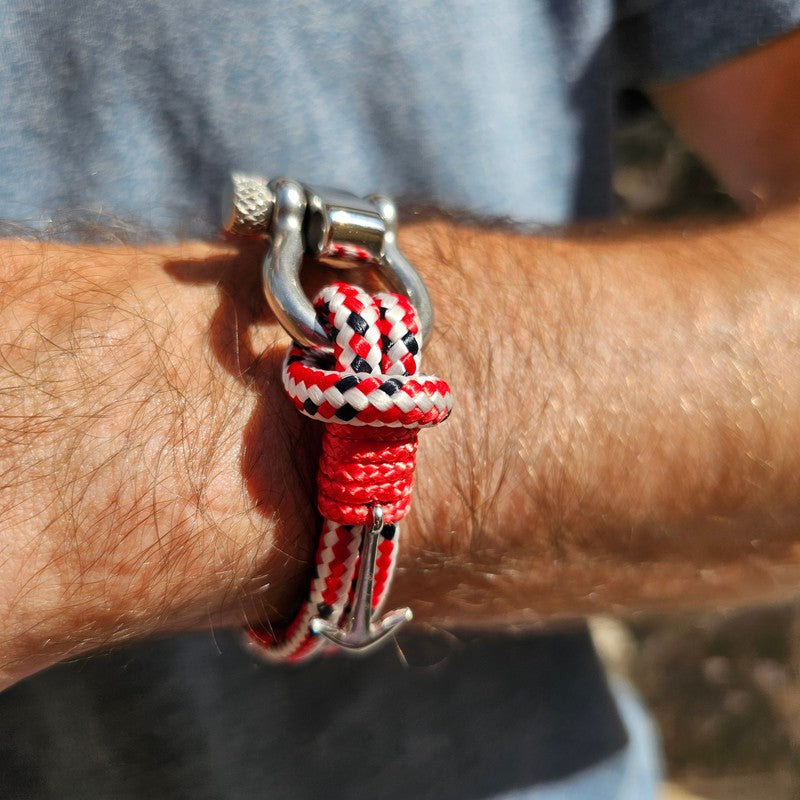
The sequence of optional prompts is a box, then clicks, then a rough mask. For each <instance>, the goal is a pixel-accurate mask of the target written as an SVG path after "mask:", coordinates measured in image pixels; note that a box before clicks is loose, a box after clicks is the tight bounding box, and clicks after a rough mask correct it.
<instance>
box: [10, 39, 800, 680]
mask: <svg viewBox="0 0 800 800" xmlns="http://www.w3.org/2000/svg"><path fill="white" fill-rule="evenodd" d="M783 48H784V45H783V44H782V43H779V44H778V45H776V46H775V47H773V48H772V49H768V50H767V51H766V52H762V53H760V54H759V55H758V59H759V63H762V62H761V59H764V58H767V59H778V60H780V59H784V61H787V63H788V66H791V67H794V66H796V64H795V62H794V61H792V60H791V59H790V58H789V59H786V58H785V54H784V53H783ZM792 52H794V51H792ZM775 53H779V55H775ZM745 61H746V59H745ZM738 68H740V67H738V66H737V64H734V65H729V67H727V68H725V70H730V69H733V70H736V69H738ZM784 68H785V69H788V67H786V65H784V67H782V68H781V69H784ZM725 74H726V75H727V74H728V73H727V72H726V73H725ZM768 74H770V75H773V76H776V77H775V79H776V80H777V79H778V78H780V75H781V74H782V73H780V74H779V73H778V72H774V71H773V72H768ZM793 74H795V75H796V74H800V70H794V73H793ZM719 79H720V78H719V72H718V71H715V72H712V73H710V74H709V75H706V76H703V78H699V79H694V81H700V84H699V85H698V84H697V83H696V82H692V81H689V82H687V83H685V84H683V85H682V87H678V88H677V89H676V87H674V86H673V87H664V88H662V89H657V90H655V95H656V97H657V99H659V100H660V101H661V102H662V105H664V107H665V108H666V109H667V112H668V113H671V114H672V116H673V117H674V118H676V120H677V122H678V124H679V126H681V127H683V128H684V129H686V125H687V121H690V120H692V119H700V118H701V117H702V113H701V112H700V111H699V110H697V109H695V111H694V113H692V112H691V105H692V103H697V104H699V105H702V104H703V101H704V95H703V86H704V85H705V83H704V82H705V81H711V82H712V83H713V82H714V81H719ZM728 79H729V81H730V82H731V84H732V85H733V86H734V87H735V88H737V90H738V89H739V84H740V83H741V84H744V83H745V82H744V81H740V82H738V83H737V81H735V80H731V79H730V76H728ZM785 84H786V81H784V83H782V84H781V85H785ZM676 91H677V92H678V96H677V98H676V95H675V92H676ZM681 92H683V93H684V101H681V100H680V93H681ZM715 96H716V95H715ZM799 96H800V92H795V93H794V94H793V95H791V96H790V97H789V98H788V99H787V104H788V106H787V107H788V109H789V111H788V112H786V113H787V114H788V119H790V120H791V119H794V117H793V116H792V114H793V113H797V105H798V102H800V101H798V99H797V98H798V97H799ZM792 98H794V99H792ZM792 102H794V106H792ZM736 108H739V109H740V111H739V112H738V113H741V114H746V113H748V112H747V108H749V107H747V106H736ZM687 109H688V110H687ZM754 113H755V112H754ZM764 113H767V112H764ZM797 118H800V115H798V117H797ZM688 124H689V126H690V130H689V131H688V133H689V135H688V136H687V138H692V137H691V134H692V130H694V132H695V134H696V135H695V139H694V143H695V146H696V147H697V149H698V150H699V151H700V152H701V154H703V155H704V156H706V158H707V159H708V160H709V161H710V162H714V160H715V159H717V163H716V166H717V168H718V171H720V172H721V173H722V174H723V176H726V165H727V164H728V160H726V157H725V156H721V155H719V151H718V148H722V149H724V146H723V145H724V141H723V142H722V143H720V138H721V139H722V140H724V138H725V137H724V136H723V137H713V136H709V137H708V138H707V139H704V138H703V134H702V131H699V132H698V130H697V129H696V128H694V129H692V128H691V123H690V122H689V123H688ZM747 124H752V125H754V126H756V125H758V126H760V129H762V130H765V131H767V130H772V129H771V128H770V126H769V125H766V123H764V121H763V120H761V119H760V118H759V119H749V120H748V121H747ZM701 127H702V126H701ZM775 130H776V131H777V133H775V134H773V138H774V141H771V142H769V143H768V144H769V145H770V147H769V149H770V151H771V152H772V153H773V155H774V157H775V158H778V157H780V158H782V159H784V160H786V159H789V160H790V155H789V151H790V150H791V148H792V147H796V144H794V141H793V140H792V139H791V137H790V136H788V135H785V134H783V133H781V131H782V130H783V128H781V127H780V126H775ZM763 146H764V143H763V142H760V143H759V148H762V147H763ZM738 147H739V151H738V152H739V157H740V159H743V160H747V159H746V158H745V156H744V155H742V150H741V148H742V147H745V145H743V144H741V143H740V144H739V145H738ZM730 169H731V170H732V169H733V168H732V167H731V168H730ZM738 174H739V173H738V172H737V175H738ZM791 174H792V173H791V172H790V171H783V172H781V171H780V170H778V169H766V168H765V167H763V166H759V167H758V168H754V169H753V171H752V173H750V172H748V173H747V174H746V175H745V177H741V178H736V179H734V177H733V172H732V171H731V172H730V173H729V174H727V177H729V178H731V180H730V183H731V185H732V187H733V188H734V191H736V193H737V196H739V198H740V199H741V200H742V201H743V202H745V203H747V204H749V205H751V206H753V205H755V203H754V202H753V201H752V198H754V197H758V198H759V199H760V200H761V201H762V202H763V201H769V200H772V199H774V200H782V199H785V198H787V197H797V187H795V188H791V186H792V185H793V180H794V179H793V178H792V177H791ZM781 175H784V176H787V177H786V180H785V181H784V180H783V179H782V178H781ZM754 176H755V177H754ZM755 178H758V180H755ZM762 178H763V180H762ZM793 193H794V194H793ZM748 198H749V200H748ZM798 242H800V208H798V206H797V204H796V203H794V202H788V203H787V204H786V205H784V206H783V207H782V208H774V209H772V210H770V211H768V212H765V213H761V214H758V215H757V216H755V217H752V218H750V219H744V220H739V221H736V222H731V223H727V224H725V225H721V224H712V223H709V224H706V225H698V224H695V225H694V227H690V226H689V225H688V224H676V225H673V226H671V227H669V228H663V229H661V228H638V227H637V228H632V227H630V226H628V227H626V226H617V227H612V228H610V229H608V230H606V231H594V232H590V231H584V232H582V233H581V232H577V231H576V232H572V233H567V234H562V235H559V236H553V237H532V236H522V235H518V234H515V233H512V232H509V231H499V230H491V229H479V228H469V227H461V226H457V225H455V224H454V223H451V222H446V221H441V220H439V221H420V222H417V223H414V224H410V225H407V226H404V227H403V229H402V230H401V234H400V243H401V247H403V249H404V250H405V252H406V253H407V254H408V256H409V257H410V258H411V260H412V262H414V263H415V264H416V265H417V266H418V267H419V269H420V271H421V272H422V274H423V276H424V277H425V279H426V281H427V282H428V284H429V287H430V289H431V293H432V296H433V300H434V304H435V307H436V309H437V327H436V332H435V334H434V336H433V337H432V339H431V341H430V343H429V344H428V345H427V346H426V352H425V359H426V360H425V364H424V366H425V369H426V370H429V371H431V372H435V373H438V374H440V375H441V376H442V377H445V378H446V379H447V380H448V381H449V382H450V383H451V386H452V388H453V392H454V395H455V398H456V402H457V410H456V413H455V414H454V415H453V417H452V419H451V420H449V421H448V422H447V423H445V424H444V425H443V426H442V427H441V429H440V430H436V431H431V432H425V433H423V434H422V436H421V448H420V459H419V467H418V477H417V481H416V493H415V508H414V510H413V511H412V514H411V516H410V517H409V519H408V521H407V523H406V524H405V525H404V529H403V534H402V536H403V547H402V556H401V559H402V560H401V565H400V570H399V575H398V579H397V581H396V585H395V590H394V592H393V598H391V600H393V601H394V602H398V603H401V602H402V603H405V602H407V603H409V604H411V605H413V607H414V610H415V613H416V614H417V617H418V618H421V619H423V620H427V621H430V622H433V623H436V624H444V625H454V624H461V625H465V624H466V625H498V624H500V625H504V626H521V625H530V624H536V623H538V622H540V621H541V620H542V619H546V618H551V617H552V616H558V615H577V614H582V613H586V612H590V611H600V610H620V609H629V610H634V609H638V608H645V607H650V608H652V607H662V606H665V605H668V604H669V605H675V604H687V603H690V604H699V603H708V602H715V603H734V602H743V601H746V600H749V599H755V598H766V597H776V596H780V595H783V594H786V593H788V592H794V591H795V589H796V587H797V586H798V579H799V578H800V550H798V546H797V543H798V524H800V515H799V514H798V506H799V505H800V483H799V480H800V479H798V475H800V471H799V470H798V467H800V463H798V461H800V456H799V455H798V453H800V385H798V384H799V383H800V350H799V349H798V341H800V272H798V266H797V265H798V264H800V244H798ZM260 256H261V252H260V247H259V245H258V244H246V245H243V246H241V247H235V246H232V245H213V244H206V243H199V242H194V243H193V242H188V243H182V244H178V245H170V246H150V247H142V246H138V247H131V246H122V245H120V246H117V247H99V246H88V245H83V246H77V245H67V244H55V243H45V242H22V241H7V242H4V243H2V244H0V282H1V283H2V288H1V289H0V331H2V337H0V338H1V339H2V344H0V435H2V441H3V446H2V448H0V520H2V524H3V531H4V534H3V540H2V544H0V631H2V637H0V685H9V684H11V683H13V682H14V681H15V680H18V679H19V678H21V677H24V676H25V675H27V674H30V673H31V672H34V671H36V670H38V669H41V668H43V667H44V666H47V665H48V664H51V663H53V662H55V661H57V660H59V659H62V658H64V657H67V656H71V655H75V654H78V653H81V652H84V651H87V650H91V649H93V648H96V647H100V646H106V645H110V644H113V643H116V642H120V641H125V640H128V639H131V638H137V637H143V636H150V635H155V634H164V633H168V632H172V631H176V630H183V629H187V628H193V627H200V626H207V625H209V624H229V623H241V622H244V621H245V620H248V619H250V620H253V619H270V620H272V621H274V622H276V623H279V622H280V620H281V619H283V618H285V616H286V615H287V614H288V613H290V611H291V608H292V606H293V605H294V603H296V601H297V600H298V599H299V598H300V597H301V595H302V592H303V587H304V585H305V582H306V581H307V573H308V564H309V560H310V557H311V553H312V551H313V544H314V538H315V533H316V530H315V528H316V524H317V523H316V519H315V514H314V511H313V501H312V493H313V481H314V477H313V474H314V462H315V454H316V450H317V445H318V437H319V430H318V427H319V426H315V425H314V424H313V423H310V422H309V421H307V420H304V419H302V418H301V417H300V416H299V415H297V414H296V413H295V412H294V410H293V409H292V408H291V406H290V405H289V403H288V402H287V401H286V400H285V399H284V398H283V396H282V389H281V387H280V380H279V365H280V360H281V358H282V354H283V351H284V349H285V346H286V344H287V342H288V340H287V337H286V336H285V334H284V333H283V331H282V330H281V329H280V327H279V326H278V325H277V324H276V322H275V321H274V319H273V318H272V317H271V315H270V314H269V312H268V311H267V309H266V307H265V303H264V301H263V297H262V294H261V289H260V285H259V259H260ZM307 277H308V280H309V284H319V283H320V282H321V281H323V280H325V278H326V276H325V275H322V274H319V273H318V272H315V271H314V270H309V271H308V272H307ZM309 288H310V286H309Z"/></svg>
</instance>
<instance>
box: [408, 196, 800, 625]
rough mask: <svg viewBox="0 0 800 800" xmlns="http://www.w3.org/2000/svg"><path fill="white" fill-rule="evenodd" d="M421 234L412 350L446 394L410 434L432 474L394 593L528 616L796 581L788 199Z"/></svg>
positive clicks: (771, 592) (799, 527)
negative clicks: (425, 312) (608, 219)
mask: <svg viewBox="0 0 800 800" xmlns="http://www.w3.org/2000/svg"><path fill="white" fill-rule="evenodd" d="M425 238H429V239H434V240H435V241H437V242H438V243H439V245H438V247H439V250H440V251H441V252H437V249H436V246H435V245H431V246H430V251H428V252H425V251H422V252H419V253H412V254H413V255H414V256H416V258H417V261H418V262H420V263H423V264H428V263H433V264H435V265H437V266H436V268H435V269H434V270H432V271H430V275H429V279H430V281H431V282H432V284H433V286H434V289H435V294H436V298H435V301H436V306H437V309H438V313H439V316H438V326H437V327H438V330H439V332H440V333H439V338H438V339H437V341H436V342H434V343H433V344H432V345H431V349H430V353H429V358H428V362H427V365H428V366H429V367H433V368H435V369H436V370H438V371H441V372H446V373H447V375H448V378H449V379H450V380H451V384H452V386H453V391H454V395H455V397H456V399H457V402H458V407H457V411H456V413H454V415H453V417H452V419H451V420H450V421H448V429H447V432H446V433H445V432H444V428H443V430H442V434H441V436H438V435H436V434H432V435H431V436H426V437H425V441H424V442H423V445H422V447H423V448H424V449H423V458H422V460H421V463H420V473H421V475H422V476H429V475H436V476H437V480H436V483H435V484H429V483H427V482H426V480H425V478H424V477H423V478H422V480H421V482H420V484H419V485H418V489H417V494H416V499H415V502H416V514H415V515H414V517H413V520H412V522H411V526H412V530H413V534H412V544H413V545H414V546H416V545H418V550H417V552H416V556H417V557H416V558H412V557H409V561H408V562H407V564H408V567H409V568H408V570H407V572H404V573H403V574H402V577H401V579H400V580H399V581H398V582H397V586H398V592H399V593H401V594H402V597H398V600H402V601H406V600H408V601H413V602H414V607H415V610H416V611H417V613H418V616H419V615H420V614H422V613H424V612H425V611H428V610H429V613H430V614H431V615H432V617H434V618H436V619H437V620H439V621H444V622H451V623H452V622H463V621H464V620H470V621H472V622H475V623H481V622H498V621H503V620H505V621H510V622H517V623H523V624H524V623H525V622H529V621H533V620H536V619H540V618H543V617H547V616H550V615H553V614H576V613H585V612H591V611H601V610H608V609H636V608H643V607H654V606H663V605H664V604H666V603H670V604H675V603H681V604H697V603H701V602H708V601H715V602H723V603H736V602H746V601H752V600H754V599H757V598H765V597H770V596H772V597H774V596H777V595H779V594H781V593H783V594H785V593H787V592H789V591H796V588H797V587H798V586H800V568H799V567H798V557H799V556H800V551H799V550H798V548H797V542H798V534H799V533H800V514H799V513H798V511H800V508H799V507H798V501H799V500H800V463H799V461H800V459H799V458H798V453H799V452H800V448H799V447H798V445H799V444H800V440H799V438H798V437H799V436H800V405H799V404H798V398H800V348H798V342H799V341H800V245H798V242H800V209H798V208H796V207H792V208H787V209H785V210H783V211H780V212H774V213H773V214H771V215H770V216H768V217H765V218H763V219H748V220H743V221H741V222H738V223H735V224H729V225H724V226H722V225H709V226H708V227H705V228H700V227H695V229H693V230H690V229H683V228H679V229H675V228H672V229H636V230H631V229H628V228H617V229H614V228H612V229H611V230H610V232H609V233H608V234H606V235H603V236H591V235H584V236H577V235H576V236H572V237H567V238H564V237H558V238H552V239H551V238H539V237H513V236H507V235H498V234H493V233H477V232H476V233H466V234H464V233H462V232H457V235H455V234H454V232H453V231H452V230H449V229H442V230H440V231H439V232H438V233H437V234H436V235H433V236H431V234H430V232H427V231H426V232H425ZM442 242H444V244H442ZM414 245H415V243H414V241H413V240H412V241H409V242H408V243H407V244H406V246H407V247H408V248H410V249H412V250H413V248H414ZM453 272H455V273H456V274H458V275H460V277H459V278H454V277H453V276H452V273H453ZM437 276H439V277H437ZM440 278H441V279H440ZM460 292H463V293H464V295H463V299H462V300H456V301H455V309H456V310H455V311H454V310H453V308H454V304H453V296H454V295H457V294H459V293H460ZM469 304H472V306H473V309H471V310H470V309H468V310H467V311H466V316H465V317H461V319H459V314H463V313H464V307H465V306H468V305H469ZM465 331H466V332H467V333H466V337H467V338H466V339H465V334H464V332H465ZM465 351H466V352H465ZM440 359H441V360H440ZM432 361H433V362H434V364H433V365H432V364H431V362H432ZM446 452H448V453H449V455H446ZM448 486H450V487H452V488H450V490H449V491H448V489H447V488H446V487H448ZM442 493H444V497H443V498H441V500H438V498H440V497H441V494H442ZM409 550H412V551H413V550H414V547H413V546H412V548H408V547H407V548H406V550H405V552H406V553H407V554H408V553H409ZM428 600H430V601H431V602H430V605H428V603H427V602H426V601H428Z"/></svg>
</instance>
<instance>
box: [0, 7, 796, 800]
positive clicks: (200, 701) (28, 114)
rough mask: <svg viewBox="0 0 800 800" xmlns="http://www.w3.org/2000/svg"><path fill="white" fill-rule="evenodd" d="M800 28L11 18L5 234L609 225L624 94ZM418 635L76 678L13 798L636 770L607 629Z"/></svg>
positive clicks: (100, 11)
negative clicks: (390, 205) (242, 204)
mask: <svg viewBox="0 0 800 800" xmlns="http://www.w3.org/2000/svg"><path fill="white" fill-rule="evenodd" d="M798 22H800V2H790V0H627V1H626V0H616V2H615V1H614V0H498V2H494V3H492V4H487V3H482V2H475V1H474V0H460V1H458V2H457V1H456V0H441V1H440V2H433V1H432V0H431V1H426V0H406V2H403V3H375V2H364V1H363V0H362V1H360V2H349V3H348V2H326V3H309V2H294V3H279V2H271V1H270V0H260V1H259V2H254V0H229V2H227V3H224V4H221V3H219V2H212V0H194V1H193V2H184V3H180V2H169V0H137V2H136V3H124V2H123V3H120V2H110V1H109V0H58V1H56V0H49V1H48V0H39V1H38V2H36V3H30V2H28V1H27V0H26V1H25V2H23V0H6V1H5V2H3V3H2V4H0V51H2V53H3V58H2V60H0V108H2V109H3V112H2V115H0V175H2V176H3V177H2V181H0V217H2V218H4V219H7V220H11V221H14V222H22V223H24V224H26V225H30V226H32V227H35V228H39V229H45V230H48V231H50V232H51V233H54V234H55V235H59V234H64V235H73V236H74V235H76V231H77V232H78V234H77V235H80V231H81V230H82V229H81V227H80V225H81V223H83V222H87V223H89V224H90V226H91V228H89V227H87V228H86V229H85V231H88V230H91V232H92V233H91V235H92V236H96V235H97V232H98V225H99V226H101V227H102V226H103V225H104V224H105V225H107V226H110V227H111V229H112V230H113V229H115V228H116V226H117V224H118V221H119V220H124V221H125V222H126V223H129V224H131V225H133V226H136V227H137V228H138V229H139V230H140V231H142V232H143V233H142V235H143V236H146V237H149V236H158V237H169V236H186V235H193V236H194V235H200V236H213V235H215V231H216V226H217V202H218V190H219V187H220V186H221V184H222V182H223V180H224V179H225V177H226V176H227V174H228V173H229V172H230V171H231V170H242V171H255V172H258V173H262V174H265V175H268V176H275V175H280V174H285V175H291V176H293V177H296V178H299V179H301V180H306V181H308V182H311V183H315V184H321V185H330V186H340V187H343V188H349V189H351V190H352V191H355V192H357V193H367V192H371V191H375V190H380V191H383V192H385V193H388V194H391V195H394V196H395V197H397V198H400V199H401V200H406V201H412V202H413V201H419V202H421V203H423V204H425V205H431V204H434V205H440V206H445V207H450V208H460V209H466V210H468V211H470V212H472V213H475V214H485V215H488V216H491V217H498V216H501V217H510V218H512V219H516V220H519V221H520V222H522V223H526V224H532V225H541V226H551V225H558V224H563V223H566V222H569V221H571V220H573V219H576V218H581V217H598V216H604V215H607V214H609V213H610V212H611V211H612V210H613V202H612V194H611V188H610V187H611V170H612V166H613V145H612V142H613V132H614V124H615V119H614V108H615V100H616V97H617V94H618V91H619V90H620V88H621V87H623V86H626V85H634V84H638V85H642V84H645V83H648V82H651V81H658V80H664V79H671V78H677V77H680V76H684V75H688V74H691V73H693V72H696V71H697V70H699V69H702V68H704V67H706V66H709V65H711V64H713V63H714V62H716V61H720V60H722V59H724V58H727V57H730V56H733V55H735V54H737V53H738V52H741V51H743V50H745V49H748V48H750V47H753V46H755V45H756V44H758V43H759V42H761V41H763V40H766V39H768V38H770V37H773V36H775V35H777V34H779V33H781V32H783V31H785V30H788V29H789V28H790V27H792V26H794V25H796V24H798ZM87 235H89V234H87ZM403 636H404V637H405V638H404V639H403V646H404V647H405V648H406V649H407V651H408V653H409V661H410V666H409V667H405V666H403V665H402V663H401V662H400V660H399V659H398V657H397V655H396V653H395V652H394V651H393V650H392V649H391V648H390V649H387V650H384V651H383V652H380V653H378V654H376V655H375V656H373V657H370V658H368V659H364V660H359V661H350V660H344V659H335V660H326V661H324V662H322V663H315V664H312V665H308V666H305V667H302V668H300V669H291V670H289V669H280V668H269V667H265V666H263V665H260V664H256V663H254V662H253V661H251V659H250V657H249V656H248V655H247V654H245V653H244V652H243V651H242V650H240V649H239V647H238V644H237V643H236V641H235V637H233V635H231V634H226V633H222V634H220V633H218V634H217V635H216V637H212V636H211V634H193V635H190V636H184V637H177V638H175V639H172V640H163V641H157V642H150V643H146V644H142V645H138V646H131V647H128V648H126V649H123V650H119V651H117V652H115V653H113V654H109V655H103V656H95V657H93V658H91V659H87V660H83V661H80V662H77V663H70V664H63V665H59V666H57V667H55V668H53V669H51V670H48V671H47V672H45V673H43V674H41V675H38V676H35V677H33V678H31V679H29V680H27V681H25V682H23V683H22V684H20V685H18V686H16V687H14V688H12V689H11V690H9V691H7V692H6V693H4V694H3V695H0V794H2V796H4V797H11V798H13V797H35V798H46V797H47V798H49V797H53V798H59V799H60V800H64V798H71V797H75V798H84V797H101V798H104V797H109V798H111V797H113V798H140V797H142V796H151V797H157V798H173V797H174V798H178V797H192V798H196V799H202V798H240V797H241V798H250V797H261V796H264V797H280V798H305V797H308V798H311V797H322V796H324V797H326V798H338V797H369V798H378V797H403V798H425V797H432V798H433V797H435V798H445V799H446V798H495V797H500V796H504V795H508V794H509V793H513V792H522V793H524V792H533V791H535V787H542V786H551V787H552V786H555V785H556V784H557V785H558V786H560V787H561V789H559V791H562V793H563V796H564V797H570V796H574V795H571V794H570V792H571V791H572V789H571V788H570V787H573V789H574V787H575V786H577V783H574V782H573V783H571V782H570V781H571V776H575V780H577V777H576V776H578V775H579V774H585V771H586V770H587V769H591V768H592V767H593V766H595V765H598V764H602V763H606V762H608V760H609V759H611V758H614V757H615V754H616V755H618V754H619V753H622V752H625V748H626V746H627V745H626V732H625V727H624V726H623V725H622V723H621V721H620V718H619V715H618V713H617V708H616V704H615V702H614V699H613V697H612V695H611V693H610V692H609V689H608V686H607V685H606V680H605V677H604V674H603V672H602V669H601V668H600V666H599V663H598V661H597V658H596V656H595V654H594V651H593V649H592V647H591V643H590V641H589V638H588V635H587V634H586V632H585V631H583V629H579V630H576V631H556V632H551V633H542V634H538V635H526V636H511V635H508V636H502V635H499V634H496V635H493V636H480V637H469V636H464V637H462V638H461V641H460V643H459V644H458V645H454V644H452V643H450V644H448V641H449V640H447V639H443V638H440V639H438V640H437V638H436V637H430V636H426V635H424V634H421V633H416V634H414V633H411V634H409V633H406V634H403ZM425 650H427V651H429V652H426V653H422V652H421V651H425ZM559 781H560V782H561V783H559ZM620 781H622V778H620ZM621 785H622V784H621V783H619V784H616V785H615V787H616V788H615V787H613V786H612V788H611V789H605V790H604V791H606V792H607V794H604V795H603V796H608V797H620V796H621V791H622V789H621V788H620V787H621ZM633 791H634V792H635V791H640V792H641V794H630V795H626V796H630V797H639V796H641V797H644V796H647V793H648V792H651V791H652V785H649V786H648V785H645V784H642V785H641V786H640V787H639V789H638V790H637V789H634V790H633ZM515 796H522V794H519V795H515ZM532 796H533V795H532ZM536 796H539V795H536ZM550 796H554V795H548V797H550ZM595 796H596V797H600V795H599V794H598V795H595Z"/></svg>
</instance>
